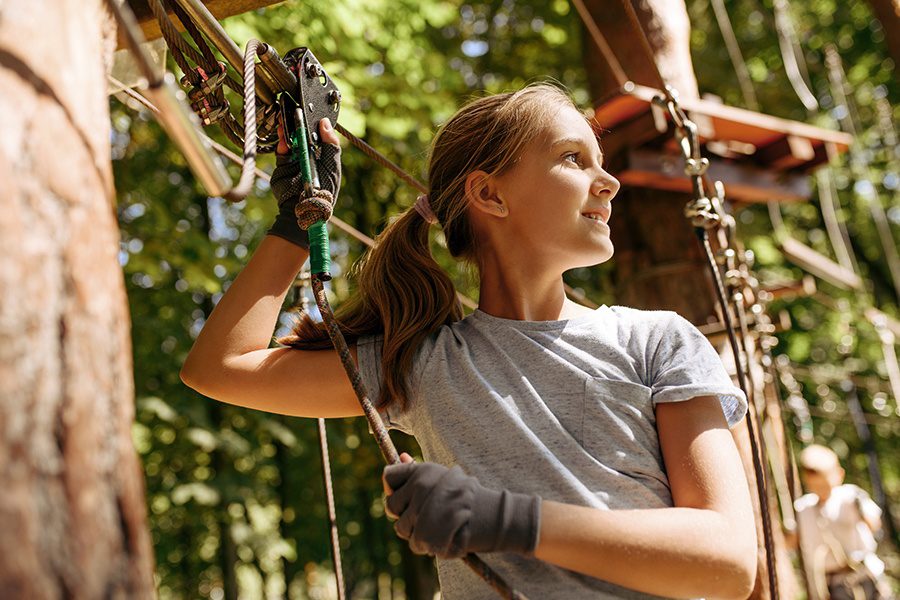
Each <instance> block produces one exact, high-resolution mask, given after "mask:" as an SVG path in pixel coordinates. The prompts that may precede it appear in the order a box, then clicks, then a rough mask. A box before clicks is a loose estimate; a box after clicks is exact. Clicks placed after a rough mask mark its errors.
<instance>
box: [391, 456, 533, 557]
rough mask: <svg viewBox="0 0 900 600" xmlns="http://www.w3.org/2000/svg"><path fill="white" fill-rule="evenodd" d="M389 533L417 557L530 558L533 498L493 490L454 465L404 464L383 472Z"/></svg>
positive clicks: (531, 551) (393, 466)
mask: <svg viewBox="0 0 900 600" xmlns="http://www.w3.org/2000/svg"><path fill="white" fill-rule="evenodd" d="M384 479H385V481H386V482H387V484H388V485H389V486H390V488H391V489H392V490H393V493H392V494H391V495H390V496H388V498H387V500H386V501H385V504H386V506H387V509H388V511H389V512H390V513H393V514H395V515H397V516H398V517H399V520H398V521H397V522H396V523H395V524H394V530H395V531H396V532H397V535H399V536H400V537H401V538H403V539H405V540H409V547H410V549H412V551H413V552H415V553H416V554H431V555H434V556H437V557H439V558H459V557H461V556H464V555H466V554H468V553H469V552H517V553H520V554H526V555H530V554H532V553H533V552H534V549H535V548H536V547H537V542H538V534H539V532H540V519H541V516H540V515H541V499H540V498H539V497H538V496H529V495H527V494H516V493H513V492H510V491H508V490H503V491H496V490H491V489H488V488H486V487H484V486H483V485H481V484H480V483H479V482H478V480H477V479H475V478H474V477H470V476H469V475H466V474H465V473H464V472H463V470H462V469H460V468H459V467H453V468H452V469H448V468H447V467H445V466H443V465H439V464H436V463H405V464H397V465H390V466H388V467H386V468H385V469H384Z"/></svg>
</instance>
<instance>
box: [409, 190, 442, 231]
mask: <svg viewBox="0 0 900 600" xmlns="http://www.w3.org/2000/svg"><path fill="white" fill-rule="evenodd" d="M413 208H414V209H416V212H417V213H419V215H420V216H421V217H422V218H423V219H425V222H426V223H428V224H429V225H434V224H435V223H437V222H438V218H437V215H435V214H434V211H433V210H431V204H429V202H428V194H419V197H418V198H416V203H415V204H413Z"/></svg>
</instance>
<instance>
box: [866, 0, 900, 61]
mask: <svg viewBox="0 0 900 600" xmlns="http://www.w3.org/2000/svg"><path fill="white" fill-rule="evenodd" d="M869 5H870V6H871V7H872V12H873V13H874V14H875V18H876V19H878V21H879V22H880V23H881V30H882V32H884V43H885V45H886V46H887V51H888V55H889V56H890V57H891V59H892V60H893V61H894V76H895V77H896V76H897V75H896V73H897V68H900V0H869Z"/></svg>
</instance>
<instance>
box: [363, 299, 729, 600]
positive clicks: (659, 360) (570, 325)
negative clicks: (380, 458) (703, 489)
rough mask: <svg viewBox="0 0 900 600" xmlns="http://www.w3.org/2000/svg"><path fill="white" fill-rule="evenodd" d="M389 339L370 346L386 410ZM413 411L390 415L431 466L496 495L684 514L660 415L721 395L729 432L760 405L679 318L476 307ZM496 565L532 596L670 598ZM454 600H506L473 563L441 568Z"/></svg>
mask: <svg viewBox="0 0 900 600" xmlns="http://www.w3.org/2000/svg"><path fill="white" fill-rule="evenodd" d="M381 346H382V343H381V337H380V336H370V337H364V338H362V339H360V341H359V343H358V348H359V366H360V371H361V373H362V377H363V380H364V382H365V384H366V386H367V387H368V390H369V392H370V396H371V398H372V400H373V401H377V399H378V397H379V393H380V389H381ZM408 381H409V387H410V398H409V405H408V407H407V409H406V410H404V411H400V410H399V409H398V408H396V407H391V408H390V409H388V410H385V411H383V413H382V414H383V417H384V419H385V422H386V423H387V425H388V426H389V427H393V428H396V429H399V430H401V431H404V432H406V433H409V434H411V435H413V436H415V438H416V440H417V441H418V442H419V445H420V446H421V448H422V452H423V454H424V457H425V460H428V461H433V462H437V463H441V464H444V465H447V466H452V465H459V466H460V467H462V468H463V469H464V470H465V471H466V472H467V473H468V474H470V475H474V476H475V477H477V478H478V479H479V481H480V482H481V483H482V484H483V485H485V486H488V487H491V488H495V489H504V488H505V489H509V490H512V491H516V492H525V493H531V494H538V495H539V496H541V497H542V498H543V499H545V500H555V501H558V502H565V503H570V504H575V505H580V506H589V507H595V508H599V509H613V510H615V509H640V508H662V507H668V506H672V496H671V493H670V490H669V485H668V479H667V477H666V471H665V466H664V464H663V459H662V454H661V451H660V447H659V436H658V434H657V431H656V416H655V413H654V407H655V406H656V404H657V403H660V402H678V401H680V400H689V399H691V398H694V397H697V396H708V395H712V396H717V397H718V398H719V400H720V401H721V403H722V411H723V413H724V415H725V417H726V420H727V422H728V425H729V426H734V425H735V424H736V423H738V422H739V421H740V420H741V419H742V418H743V417H744V415H745V413H746V410H747V402H746V399H745V398H744V395H743V393H742V392H741V391H740V390H739V389H737V388H735V387H734V385H733V384H732V381H731V378H730V377H729V376H728V374H727V373H726V372H725V368H724V366H723V365H722V362H721V361H720V359H719V356H718V354H717V353H716V351H715V350H714V349H713V347H712V345H711V344H710V343H709V342H708V341H707V339H706V338H705V337H704V336H703V334H701V333H700V332H699V331H698V330H697V328H696V327H694V326H693V325H692V324H691V323H690V322H688V321H687V320H685V319H684V318H682V317H680V316H679V315H677V314H676V313H673V312H667V311H642V310H635V309H631V308H625V307H619V306H613V307H607V306H601V307H600V308H599V309H597V310H596V311H594V312H593V313H591V314H590V315H585V316H582V317H578V318H575V319H569V320H564V321H515V320H510V319H501V318H498V317H494V316H491V315H488V314H487V313H485V312H482V311H479V310H476V311H475V312H474V313H472V314H471V315H469V316H467V317H466V318H465V319H463V320H461V321H458V322H456V323H454V324H452V325H450V326H444V327H442V328H441V329H440V330H439V331H438V332H437V333H435V334H434V335H432V336H430V337H429V338H428V339H426V340H425V341H424V342H423V343H422V346H421V348H420V349H419V350H418V352H417V354H416V357H415V360H414V362H413V366H412V368H411V370H410V373H409V375H408ZM482 558H483V559H484V560H485V561H486V562H487V563H488V564H490V565H491V566H492V567H493V568H494V569H496V570H497V571H498V572H499V573H500V574H501V575H502V576H504V577H505V578H506V580H507V581H508V582H510V584H511V585H513V586H514V587H515V588H516V589H518V590H520V591H522V592H523V593H525V595H527V596H528V597H530V598H532V599H536V598H566V599H567V600H577V599H580V598H590V599H592V600H595V599H607V598H610V599H612V598H626V599H650V598H657V597H656V596H652V595H648V594H643V593H639V592H635V591H633V590H628V589H626V588H623V587H620V586H617V585H614V584H611V583H608V582H605V581H602V580H599V579H595V578H592V577H588V576H585V575H581V574H578V573H575V572H572V571H569V570H567V569H563V568H560V567H557V566H555V565H552V564H549V563H546V562H543V561H540V560H538V559H535V558H526V557H523V556H520V555H516V554H507V553H493V554H484V555H482ZM437 563H438V575H439V578H440V582H441V590H442V592H443V596H444V598H445V600H477V599H482V598H483V599H485V600H488V599H491V600H493V599H494V598H496V593H495V592H494V591H493V590H491V589H490V588H489V587H488V586H487V585H486V584H485V583H484V582H483V581H482V580H481V579H479V578H478V577H477V576H476V575H475V574H474V573H473V572H472V571H470V570H469V568H468V567H466V565H465V564H463V562H462V561H460V560H438V561H437Z"/></svg>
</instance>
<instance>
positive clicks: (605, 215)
mask: <svg viewBox="0 0 900 600" xmlns="http://www.w3.org/2000/svg"><path fill="white" fill-rule="evenodd" d="M611 215H612V209H610V208H606V207H605V206H601V207H597V208H592V209H591V210H587V211H585V212H583V213H581V216H583V217H586V218H588V219H591V218H593V219H594V220H598V219H599V220H600V221H603V223H607V222H608V221H609V217H610V216H611Z"/></svg>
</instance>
